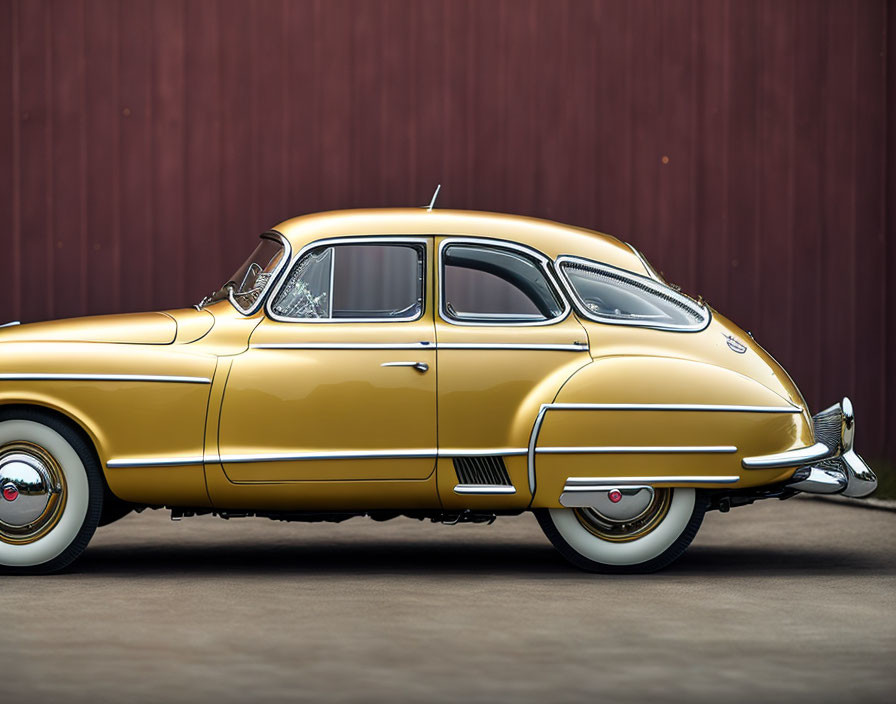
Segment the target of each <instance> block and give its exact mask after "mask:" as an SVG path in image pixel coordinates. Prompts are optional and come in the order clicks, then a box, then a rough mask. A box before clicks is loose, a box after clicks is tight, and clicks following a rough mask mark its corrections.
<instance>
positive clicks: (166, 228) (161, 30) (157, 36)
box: [152, 0, 245, 308]
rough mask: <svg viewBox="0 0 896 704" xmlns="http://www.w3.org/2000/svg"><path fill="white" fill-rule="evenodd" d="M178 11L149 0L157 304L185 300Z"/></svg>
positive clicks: (171, 2)
mask: <svg viewBox="0 0 896 704" xmlns="http://www.w3.org/2000/svg"><path fill="white" fill-rule="evenodd" d="M184 13H185V6H184V2H183V1H182V0H159V2H156V3H154V4H153V86H152V89H153V93H152V102H153V140H152V142H153V143H152V154H153V164H152V190H153V210H154V213H155V217H154V218H153V260H154V264H153V266H154V268H155V287H156V289H157V293H156V305H157V306H158V307H160V308H172V307H175V306H180V305H184V304H185V303H189V301H187V300H186V286H185V285H184V277H185V276H186V275H187V271H188V269H187V266H186V262H185V261H184V236H185V218H184V216H185V212H186V210H185V203H184V190H185V181H184V179H185V175H184V168H185V164H184V153H185V152H184V150H185V141H184V133H185V129H184V44H185V36H184ZM244 256H245V255H244ZM224 276H227V274H224Z"/></svg>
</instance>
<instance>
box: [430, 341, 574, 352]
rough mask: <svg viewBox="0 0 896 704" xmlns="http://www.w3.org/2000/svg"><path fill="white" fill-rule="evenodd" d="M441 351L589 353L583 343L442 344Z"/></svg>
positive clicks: (439, 347) (440, 344)
mask: <svg viewBox="0 0 896 704" xmlns="http://www.w3.org/2000/svg"><path fill="white" fill-rule="evenodd" d="M437 347H438V349H440V350H551V351H556V352H587V351H588V349H589V347H588V345H586V344H584V343H582V342H573V343H570V344H568V345H564V344H536V343H531V344H529V343H524V342H520V343H516V342H494V343H492V342H440V343H438V345H437Z"/></svg>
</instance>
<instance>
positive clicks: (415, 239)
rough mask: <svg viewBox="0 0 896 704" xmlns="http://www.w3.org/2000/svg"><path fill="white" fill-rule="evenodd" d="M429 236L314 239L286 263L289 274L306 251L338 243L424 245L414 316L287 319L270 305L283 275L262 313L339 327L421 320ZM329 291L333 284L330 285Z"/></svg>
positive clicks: (279, 287) (423, 311)
mask: <svg viewBox="0 0 896 704" xmlns="http://www.w3.org/2000/svg"><path fill="white" fill-rule="evenodd" d="M431 239H432V238H431V237H429V236H408V235H383V236H375V237H358V236H357V235H348V236H345V237H327V238H325V239H321V240H315V241H314V242H310V243H309V244H306V245H305V246H304V247H302V249H301V250H299V253H298V254H296V255H295V256H294V257H293V258H292V261H291V262H290V263H289V267H288V271H289V272H291V271H292V270H293V267H295V266H296V265H297V264H298V263H299V262H300V261H301V260H302V257H304V256H305V255H306V254H307V253H308V252H309V251H311V250H312V249H317V248H318V247H331V246H332V247H335V246H337V245H340V244H343V245H344V244H349V245H351V244H394V245H402V244H404V245H417V246H419V245H423V247H424V252H423V281H422V282H421V291H422V295H421V299H420V304H421V305H420V312H419V313H418V314H417V315H413V316H406V317H402V318H397V317H395V318H290V317H288V316H283V315H278V314H277V313H275V312H274V311H273V309H272V304H273V302H274V301H275V300H276V299H277V296H278V295H279V294H280V289H281V288H283V284H284V283H285V282H286V280H287V279H288V278H289V274H288V273H287V275H286V276H283V277H282V278H281V279H280V280H279V281H278V282H277V285H276V287H275V288H273V289H271V292H270V295H268V297H267V301H265V307H264V310H265V313H266V314H267V316H268V317H269V318H270V319H271V320H276V321H277V322H279V323H315V324H331V325H332V324H334V323H335V324H339V323H409V322H413V321H415V320H420V319H421V318H422V317H423V316H424V315H425V314H426V270H427V266H428V262H427V258H428V254H429V248H428V246H427V245H428V244H429V243H430V241H431ZM332 266H333V265H332V264H331V271H330V277H331V280H332V276H333V271H332ZM330 288H331V291H332V284H331V286H330ZM330 298H331V300H330V314H331V315H332V296H330Z"/></svg>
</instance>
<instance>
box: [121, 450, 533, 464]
mask: <svg viewBox="0 0 896 704" xmlns="http://www.w3.org/2000/svg"><path fill="white" fill-rule="evenodd" d="M526 453H527V450H526V448H524V447H498V448H491V447H489V448H483V449H475V450H465V449H445V450H436V449H429V448H424V449H420V450H348V451H343V452H286V453H279V454H273V453H272V454H246V455H206V456H205V457H165V458H157V459H142V458H128V459H113V460H109V461H108V462H106V466H107V467H174V466H181V465H189V464H202V463H203V462H206V463H209V464H214V463H218V462H229V463H233V464H237V463H247V462H299V461H303V460H365V459H428V458H437V457H439V458H451V457H494V456H496V455H503V456H521V455H525V454H526Z"/></svg>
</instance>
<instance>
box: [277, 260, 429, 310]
mask: <svg viewBox="0 0 896 704" xmlns="http://www.w3.org/2000/svg"><path fill="white" fill-rule="evenodd" d="M425 252H426V251H425V247H424V246H423V245H422V244H420V245H417V244H404V243H401V244H399V243H396V244H383V243H370V244H363V243H362V244H336V245H323V246H321V247H317V248H315V249H312V250H311V251H309V252H306V253H305V255H304V256H303V257H302V258H301V259H300V260H299V261H298V262H297V263H296V265H295V266H294V267H293V269H292V271H291V272H290V273H289V276H288V277H287V278H286V281H285V282H284V283H283V287H282V288H281V289H280V291H279V292H278V293H277V297H276V299H275V300H274V301H273V303H272V304H271V311H272V312H273V313H274V315H275V316H276V317H278V318H285V319H289V320H345V321H349V320H390V321H400V320H413V319H415V318H419V317H420V316H421V315H422V314H423V278H424V267H425V256H426V253H425Z"/></svg>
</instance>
